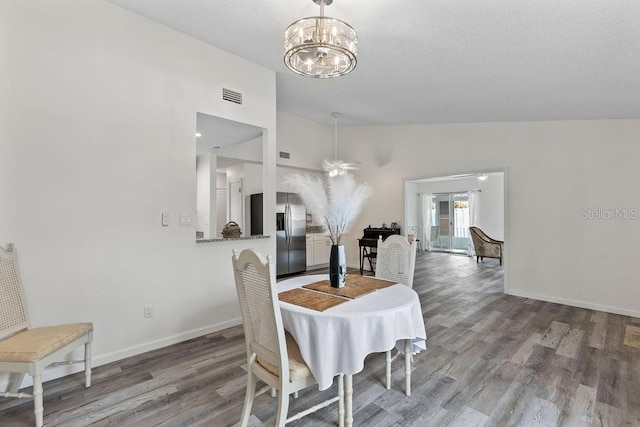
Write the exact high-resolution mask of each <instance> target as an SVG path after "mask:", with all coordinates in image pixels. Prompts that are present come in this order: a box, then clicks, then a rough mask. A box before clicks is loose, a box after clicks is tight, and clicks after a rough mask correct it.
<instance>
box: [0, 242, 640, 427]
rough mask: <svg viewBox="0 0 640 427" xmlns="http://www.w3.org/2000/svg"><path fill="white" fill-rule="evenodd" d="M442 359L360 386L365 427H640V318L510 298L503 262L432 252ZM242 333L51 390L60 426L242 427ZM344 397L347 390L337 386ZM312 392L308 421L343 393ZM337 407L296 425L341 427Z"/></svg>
mask: <svg viewBox="0 0 640 427" xmlns="http://www.w3.org/2000/svg"><path fill="white" fill-rule="evenodd" d="M414 288H415V289H416V291H417V292H418V294H419V295H420V300H421V303H422V308H423V312H424V318H425V324H426V327H427V334H428V336H429V340H428V343H427V344H428V350H427V351H425V352H422V353H420V354H418V355H417V356H416V357H415V361H414V370H413V374H412V386H413V394H412V395H411V396H410V397H406V396H405V395H404V393H403V389H404V386H403V384H404V383H403V380H404V373H403V362H402V360H398V361H396V362H394V370H393V386H392V389H391V390H386V389H385V388H384V386H383V381H384V355H379V354H373V355H370V356H369V357H368V358H367V360H366V367H365V370H364V371H363V372H361V373H359V374H358V375H356V376H354V389H355V392H356V394H355V398H354V418H355V424H356V425H360V426H362V425H369V426H638V425H640V349H636V348H631V347H628V346H625V345H623V338H624V330H625V327H626V325H637V326H640V319H637V318H631V317H625V316H619V315H612V314H607V313H602V312H596V311H592V310H585V309H580V308H574V307H568V306H564V305H560V304H552V303H547V302H541V301H534V300H529V299H525V298H517V297H511V296H506V295H503V293H502V291H503V270H502V267H500V266H498V263H497V261H496V260H491V259H487V260H486V263H485V264H479V265H477V264H476V263H475V260H474V259H472V258H468V257H465V256H457V255H448V254H441V253H419V254H418V260H417V263H416V274H415V284H414ZM245 358H246V356H245V347H244V338H243V334H242V329H241V327H235V328H230V329H227V330H224V331H221V332H217V333H214V334H210V335H207V336H204V337H200V338H197V339H193V340H190V341H186V342H183V343H180V344H177V345H173V346H170V347H166V348H163V349H159V350H156V351H152V352H148V353H145V354H142V355H139V356H136V357H132V358H129V359H126V360H122V361H119V362H117V363H112V364H109V365H105V366H100V367H98V368H95V369H94V375H93V385H92V387H91V388H89V389H85V388H84V387H83V386H82V384H83V380H82V374H76V375H72V376H69V377H66V378H63V379H59V380H54V381H50V382H48V383H46V384H45V386H44V391H45V404H44V407H45V417H44V419H45V425H48V426H88V425H91V426H107V425H116V426H231V425H234V424H236V423H237V422H238V420H239V417H240V412H241V409H242V404H243V399H244V392H245V378H246V376H245V370H244V369H243V366H244V364H245V361H246V360H245ZM334 387H335V386H334ZM334 387H332V388H331V389H330V390H328V391H326V392H323V393H318V392H317V389H314V388H310V389H308V390H306V391H304V392H301V393H300V397H299V398H298V399H292V400H291V407H290V413H294V411H295V412H297V411H298V410H300V409H301V408H304V407H307V406H309V405H312V404H314V403H317V402H318V401H320V400H322V399H324V398H326V396H328V395H333V394H334V393H335V388H334ZM275 408H276V404H275V400H273V399H272V398H271V397H269V396H268V395H262V396H259V397H258V398H256V401H255V405H254V409H253V416H252V420H251V421H252V425H253V426H262V425H267V426H269V425H273V424H274V421H275ZM334 408H335V407H329V408H326V409H323V410H321V411H319V412H318V413H316V414H313V415H311V416H308V417H306V418H305V419H303V420H301V421H297V422H293V423H291V425H293V426H303V425H304V426H330V425H335V421H336V419H337V418H336V410H335V409H334ZM32 410H33V405H32V402H31V401H18V400H17V399H4V398H2V399H0V425H1V426H32V425H33V423H34V418H33V412H32Z"/></svg>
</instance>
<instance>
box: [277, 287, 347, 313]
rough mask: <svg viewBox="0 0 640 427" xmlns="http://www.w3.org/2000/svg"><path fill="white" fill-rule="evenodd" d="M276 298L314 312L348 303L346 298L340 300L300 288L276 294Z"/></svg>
mask: <svg viewBox="0 0 640 427" xmlns="http://www.w3.org/2000/svg"><path fill="white" fill-rule="evenodd" d="M278 298H279V299H280V301H284V302H288V303H289V304H294V305H299V306H301V307H305V308H310V309H311V310H315V311H325V310H326V309H328V308H331V307H334V306H336V305H338V304H342V303H343V302H347V301H349V300H348V299H346V298H340V297H337V296H333V295H329V294H327V293H321V292H314V291H308V290H306V289H302V288H295V289H291V290H290V291H285V292H280V293H279V294H278Z"/></svg>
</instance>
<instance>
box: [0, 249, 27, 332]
mask: <svg viewBox="0 0 640 427" xmlns="http://www.w3.org/2000/svg"><path fill="white" fill-rule="evenodd" d="M28 328H29V312H28V310H27V301H26V298H25V294H24V288H23V287H22V279H21V277H20V268H19V267H18V256H17V254H16V252H15V249H14V250H13V251H11V252H8V251H6V250H5V249H4V248H1V247H0V339H4V338H6V337H8V336H11V335H13V334H15V333H17V332H20V331H23V330H25V329H28Z"/></svg>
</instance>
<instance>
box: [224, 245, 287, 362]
mask: <svg viewBox="0 0 640 427" xmlns="http://www.w3.org/2000/svg"><path fill="white" fill-rule="evenodd" d="M232 259H233V268H234V275H235V281H236V290H237V292H238V300H239V302H240V308H241V310H242V323H243V325H244V332H245V340H246V344H247V351H248V352H254V353H256V354H257V356H260V357H263V358H265V359H266V360H268V361H269V362H270V363H272V364H274V365H276V366H278V367H279V368H280V367H281V366H282V365H283V364H285V361H286V360H287V359H286V357H287V350H286V344H285V340H284V327H283V326H282V315H281V314H280V303H279V300H278V294H277V292H276V290H275V288H274V286H273V284H272V282H271V268H270V263H269V261H267V260H264V259H263V258H262V257H261V256H259V255H258V254H257V253H255V252H253V251H252V250H250V249H245V250H243V251H242V252H241V253H240V255H239V256H237V257H236V256H235V255H234V256H233V257H232ZM256 344H258V345H256ZM248 354H249V353H248ZM283 371H284V375H288V369H286V370H281V372H283Z"/></svg>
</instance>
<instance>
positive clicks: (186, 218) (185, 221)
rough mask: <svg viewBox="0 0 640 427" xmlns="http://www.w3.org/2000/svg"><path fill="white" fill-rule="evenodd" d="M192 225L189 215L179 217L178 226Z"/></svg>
mask: <svg viewBox="0 0 640 427" xmlns="http://www.w3.org/2000/svg"><path fill="white" fill-rule="evenodd" d="M191 224H193V221H192V219H191V215H180V225H181V226H189V225H191Z"/></svg>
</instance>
